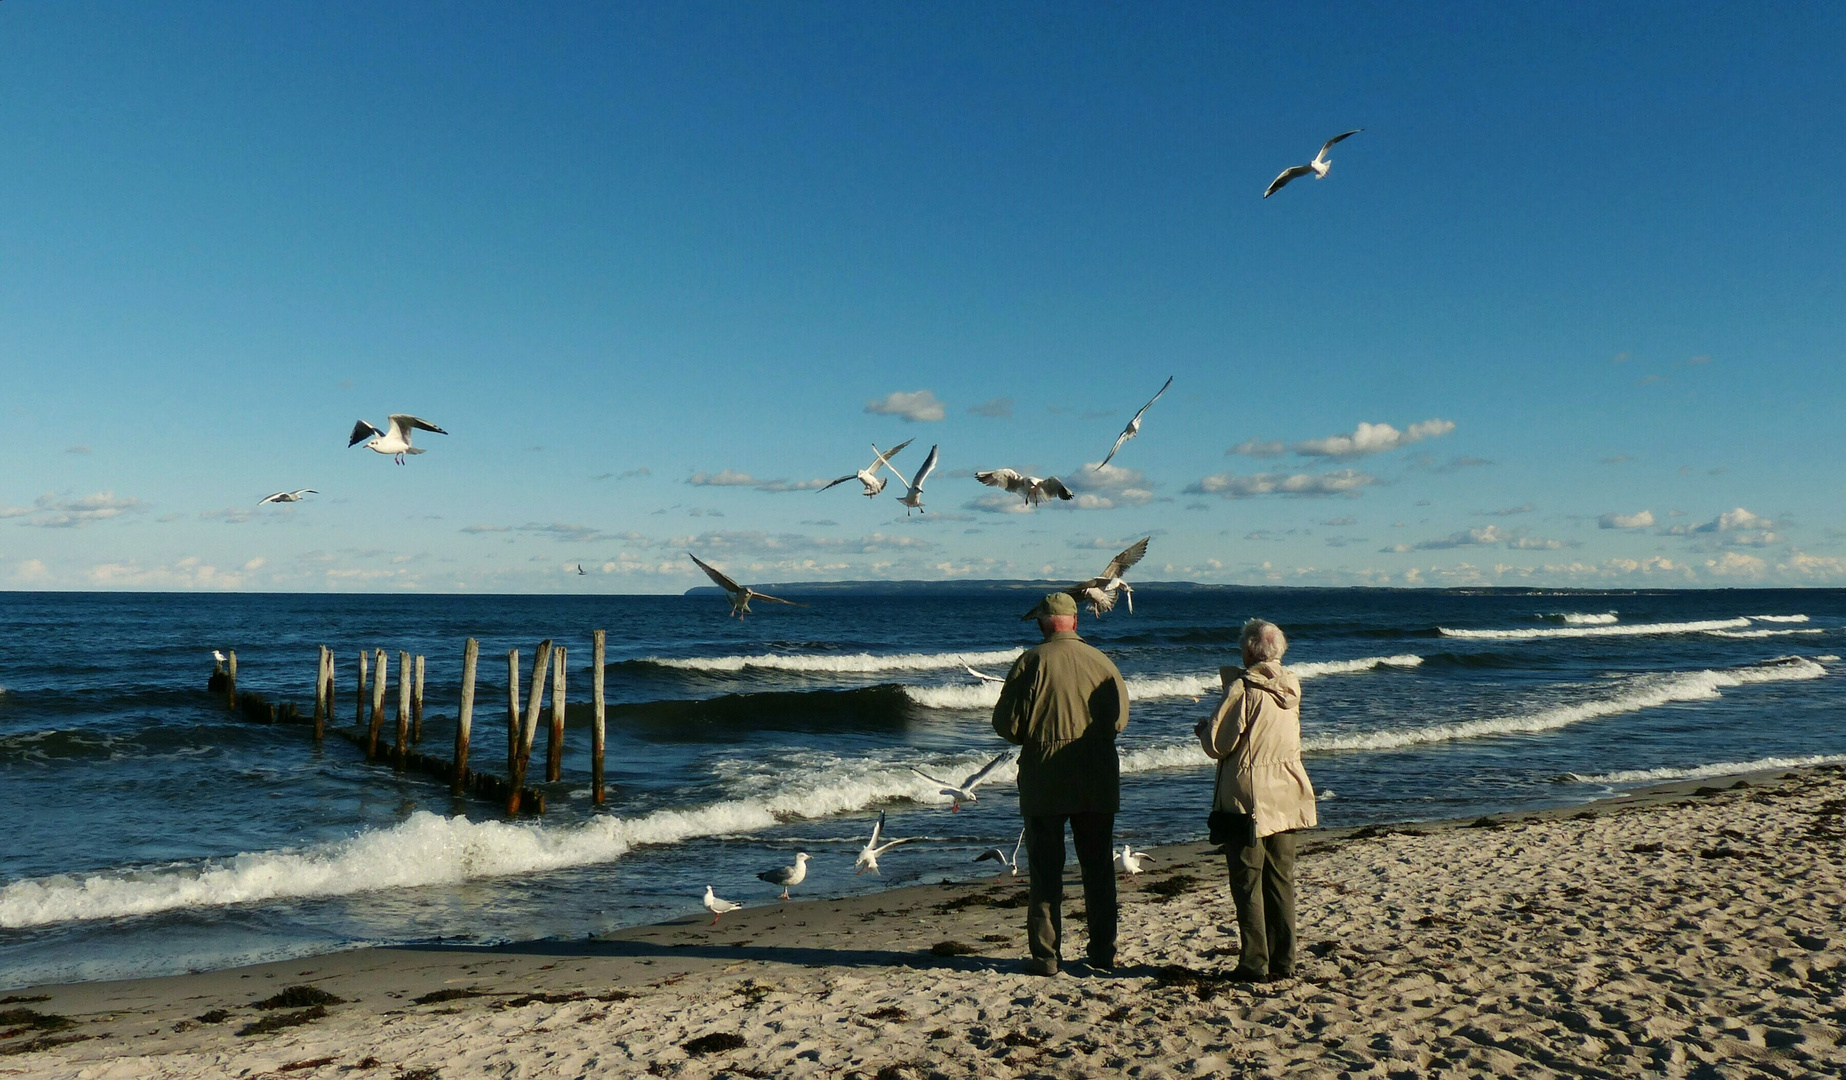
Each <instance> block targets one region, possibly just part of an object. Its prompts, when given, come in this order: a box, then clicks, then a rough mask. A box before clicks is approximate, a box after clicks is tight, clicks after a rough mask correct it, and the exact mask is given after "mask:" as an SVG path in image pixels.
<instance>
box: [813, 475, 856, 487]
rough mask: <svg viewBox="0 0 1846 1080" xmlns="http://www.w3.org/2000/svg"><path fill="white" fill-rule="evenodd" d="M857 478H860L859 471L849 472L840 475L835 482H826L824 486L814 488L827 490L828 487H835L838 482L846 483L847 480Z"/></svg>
mask: <svg viewBox="0 0 1846 1080" xmlns="http://www.w3.org/2000/svg"><path fill="white" fill-rule="evenodd" d="M857 479H859V474H858V473H847V474H846V475H845V476H842V477H840V478H839V479H838V480H835V481H834V482H833V483H831V484H826V485H824V486H822V487H818V488H815V489H814V490H816V491H825V490H827V488H830V487H833V486H835V485H837V484H844V483H845V482H846V481H848V480H857Z"/></svg>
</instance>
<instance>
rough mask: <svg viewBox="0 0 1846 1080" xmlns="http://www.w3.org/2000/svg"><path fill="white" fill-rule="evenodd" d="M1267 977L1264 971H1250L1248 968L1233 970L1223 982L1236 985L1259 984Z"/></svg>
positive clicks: (1267, 974)
mask: <svg viewBox="0 0 1846 1080" xmlns="http://www.w3.org/2000/svg"><path fill="white" fill-rule="evenodd" d="M1268 977H1269V973H1268V972H1266V971H1252V970H1251V969H1249V968H1233V969H1232V970H1231V973H1230V974H1229V975H1226V976H1225V977H1224V978H1225V981H1227V982H1236V983H1260V982H1262V981H1263V980H1264V979H1267V978H1268Z"/></svg>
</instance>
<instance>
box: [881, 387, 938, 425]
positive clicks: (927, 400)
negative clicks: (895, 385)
mask: <svg viewBox="0 0 1846 1080" xmlns="http://www.w3.org/2000/svg"><path fill="white" fill-rule="evenodd" d="M865 411H866V412H868V413H874V414H877V415H879V416H896V417H899V418H901V419H904V420H940V419H942V418H943V416H945V415H947V414H946V412H945V411H944V409H943V406H942V402H940V401H937V400H936V395H935V394H932V393H930V392H929V391H928V390H913V391H910V392H908V393H906V392H904V391H901V390H900V391H897V392H896V393H892V394H888V395H886V396H885V397H884V398H881V399H880V400H877V401H868V402H866V403H865Z"/></svg>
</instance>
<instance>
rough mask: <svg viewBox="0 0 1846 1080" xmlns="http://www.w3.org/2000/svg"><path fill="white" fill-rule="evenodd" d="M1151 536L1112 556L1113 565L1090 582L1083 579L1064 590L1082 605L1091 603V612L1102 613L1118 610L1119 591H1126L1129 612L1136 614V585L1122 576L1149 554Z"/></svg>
mask: <svg viewBox="0 0 1846 1080" xmlns="http://www.w3.org/2000/svg"><path fill="white" fill-rule="evenodd" d="M1151 539H1153V537H1150V536H1143V537H1142V538H1141V539H1139V540H1136V541H1135V542H1134V543H1132V544H1130V545H1128V549H1127V550H1126V551H1123V552H1122V553H1121V554H1120V555H1117V556H1116V557H1115V558H1113V559H1110V560H1109V565H1108V566H1105V567H1103V571H1102V573H1100V574H1098V575H1097V576H1095V577H1093V578H1090V579H1089V580H1088V581H1080V582H1078V583H1077V584H1075V585H1072V586H1071V587H1070V588H1068V589H1065V590H1064V591H1065V592H1067V593H1069V594H1070V596H1071V598H1072V599H1074V600H1076V601H1077V602H1078V603H1079V604H1084V603H1087V604H1089V605H1090V614H1091V615H1101V614H1103V613H1104V612H1106V611H1113V610H1114V609H1115V594H1116V593H1117V592H1121V593H1125V594H1127V596H1128V614H1130V615H1133V614H1134V612H1135V590H1134V586H1132V585H1130V584H1128V582H1126V581H1123V580H1122V575H1123V574H1126V573H1127V572H1128V568H1129V567H1131V566H1133V565H1134V564H1136V563H1138V562H1140V561H1141V557H1142V556H1143V555H1146V554H1147V542H1148V541H1149V540H1151Z"/></svg>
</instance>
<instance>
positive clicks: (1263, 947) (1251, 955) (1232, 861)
mask: <svg viewBox="0 0 1846 1080" xmlns="http://www.w3.org/2000/svg"><path fill="white" fill-rule="evenodd" d="M1224 861H1225V863H1226V864H1228V865H1229V867H1230V871H1231V899H1232V900H1235V901H1236V902H1237V936H1238V938H1239V940H1240V944H1241V945H1242V949H1243V957H1242V959H1240V960H1239V961H1238V962H1237V970H1238V972H1239V973H1240V974H1243V975H1248V976H1252V977H1255V978H1262V977H1264V976H1266V975H1291V974H1293V973H1294V970H1295V834H1294V833H1293V832H1279V833H1272V834H1270V835H1268V836H1265V837H1262V838H1261V839H1258V840H1256V841H1254V842H1253V843H1251V844H1249V845H1247V846H1244V847H1238V848H1229V849H1227V850H1226V851H1225V853H1224Z"/></svg>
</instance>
